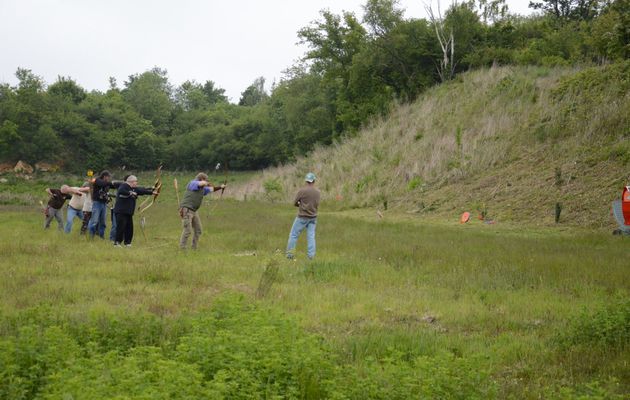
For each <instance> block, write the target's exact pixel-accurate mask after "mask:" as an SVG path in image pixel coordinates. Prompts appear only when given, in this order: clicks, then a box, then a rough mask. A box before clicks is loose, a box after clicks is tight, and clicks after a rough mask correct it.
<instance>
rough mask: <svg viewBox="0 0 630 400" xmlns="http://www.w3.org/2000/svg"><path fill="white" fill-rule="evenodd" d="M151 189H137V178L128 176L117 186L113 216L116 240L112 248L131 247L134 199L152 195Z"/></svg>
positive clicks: (134, 208)
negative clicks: (121, 245)
mask: <svg viewBox="0 0 630 400" xmlns="http://www.w3.org/2000/svg"><path fill="white" fill-rule="evenodd" d="M153 190H154V189H153V188H142V187H138V178H136V177H135V176H134V175H129V176H128V177H127V179H126V180H125V182H124V183H121V184H120V186H118V190H117V191H116V205H115V206H114V215H115V218H116V240H114V246H120V244H121V243H123V242H124V243H125V246H127V247H131V241H132V240H133V213H134V211H135V210H136V199H137V198H138V196H145V195H150V194H154V192H153Z"/></svg>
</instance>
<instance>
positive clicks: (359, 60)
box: [0, 0, 630, 170]
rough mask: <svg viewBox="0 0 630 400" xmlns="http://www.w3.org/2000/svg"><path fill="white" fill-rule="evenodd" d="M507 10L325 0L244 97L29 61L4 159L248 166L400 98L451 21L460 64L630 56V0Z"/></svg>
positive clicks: (431, 62) (553, 2) (6, 112)
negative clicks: (414, 14) (105, 85)
mask: <svg viewBox="0 0 630 400" xmlns="http://www.w3.org/2000/svg"><path fill="white" fill-rule="evenodd" d="M532 7H534V8H537V9H539V10H540V13H538V14H535V15H533V16H529V17H521V16H516V15H512V14H510V13H509V10H507V7H506V5H505V3H504V1H503V0H491V1H490V0H477V1H474V0H470V1H465V2H462V3H459V4H458V5H455V6H451V7H450V8H449V9H448V10H447V11H446V12H445V14H444V15H443V18H440V17H438V19H437V20H433V21H428V20H424V19H411V18H405V17H404V16H403V10H401V9H400V7H399V5H398V3H397V1H395V0H368V1H367V2H366V4H365V6H364V9H363V11H364V13H363V16H362V18H360V17H358V16H356V15H355V14H352V13H343V14H342V15H335V14H333V13H331V12H329V11H322V13H321V16H320V19H319V20H317V21H315V22H314V23H312V24H311V25H309V26H307V27H305V28H303V29H301V30H300V31H299V32H298V36H299V39H300V41H301V42H302V43H303V44H304V45H306V46H307V48H308V50H307V52H306V54H305V55H304V57H303V59H302V60H301V61H300V62H298V63H297V64H296V65H294V66H292V67H291V68H289V69H288V70H287V71H286V73H285V76H284V78H283V79H282V80H281V81H280V82H278V83H277V84H274V85H273V86H272V88H271V92H270V93H267V91H266V89H265V80H264V78H262V77H261V78H258V79H256V80H255V81H254V82H253V83H252V85H251V86H249V87H248V88H246V89H245V90H244V92H243V93H242V96H241V98H240V100H239V101H238V105H237V104H232V103H230V102H229V101H228V99H227V98H226V96H225V94H224V90H223V89H221V88H219V87H218V86H217V85H216V84H215V83H214V82H212V81H207V82H205V83H203V84H201V83H198V82H191V81H187V82H185V83H183V84H181V85H180V86H178V87H175V86H173V85H172V84H171V83H170V82H169V80H168V76H167V72H166V71H165V70H163V69H160V68H157V67H156V68H154V69H152V70H150V71H146V72H143V73H140V74H136V75H132V76H130V77H129V79H128V80H127V81H125V82H124V84H123V86H122V87H118V85H117V83H116V82H115V80H114V79H111V80H110V89H109V90H107V91H106V92H97V91H93V92H87V91H86V90H85V89H83V88H82V87H80V86H79V85H78V84H77V83H76V82H75V81H73V80H72V79H71V78H67V77H61V76H60V77H59V79H58V80H57V81H56V82H54V83H52V84H51V85H49V86H47V85H46V84H45V82H43V80H42V79H41V78H39V77H38V76H37V75H35V74H34V73H32V72H31V71H30V70H27V69H19V70H18V71H17V73H16V75H17V78H18V81H19V83H18V84H17V86H15V87H13V86H10V85H7V84H3V85H0V161H17V160H19V159H22V160H26V161H28V162H38V161H49V162H55V163H60V164H63V166H64V167H65V168H66V169H69V170H78V169H81V170H83V169H84V168H85V167H90V168H93V169H99V168H102V167H112V166H118V167H121V166H123V165H125V166H128V167H130V168H153V167H154V166H155V165H156V164H158V163H160V162H164V163H166V164H167V165H168V166H169V167H170V168H171V169H175V168H188V169H192V168H201V167H204V168H207V167H208V166H209V165H214V164H215V163H216V162H228V163H229V165H230V167H231V168H234V169H245V168H248V169H254V168H260V167H265V166H269V165H273V164H278V163H283V162H286V161H289V160H292V159H293V158H294V157H295V156H297V155H301V154H304V153H306V152H308V151H310V150H311V149H312V148H313V146H314V145H315V144H318V143H321V144H330V143H332V142H333V141H334V140H335V139H337V138H339V137H341V136H344V135H352V134H353V133H354V132H356V131H357V130H358V129H359V128H360V127H361V126H362V125H364V124H366V123H367V122H368V121H369V120H370V119H371V118H374V117H376V116H379V115H384V114H386V113H388V111H389V109H390V107H391V104H392V102H410V101H413V100H414V99H416V98H417V97H418V95H419V94H420V93H422V92H423V91H424V90H425V89H426V88H428V87H430V86H432V85H434V84H436V83H437V82H438V80H439V79H440V78H439V74H438V73H437V70H436V65H437V64H438V60H440V58H441V57H442V56H443V55H442V50H441V48H440V46H439V43H438V40H437V37H436V31H435V26H436V24H438V23H441V22H443V25H442V26H443V27H444V29H445V31H446V32H452V34H453V39H454V43H455V53H454V56H453V60H452V65H453V69H454V72H455V73H459V72H462V71H466V70H469V69H471V68H476V67H481V66H488V65H493V64H503V65H505V64H519V65H530V64H537V65H546V66H551V65H571V64H584V63H586V64H590V63H604V62H608V61H611V60H619V59H627V58H628V57H629V56H630V17H629V15H630V1H629V0H614V1H603V0H602V1H600V0H592V1H574V0H544V1H539V2H532Z"/></svg>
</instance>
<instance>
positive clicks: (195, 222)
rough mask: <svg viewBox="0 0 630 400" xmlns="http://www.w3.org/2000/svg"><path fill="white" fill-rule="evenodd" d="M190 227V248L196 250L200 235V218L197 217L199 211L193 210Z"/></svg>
mask: <svg viewBox="0 0 630 400" xmlns="http://www.w3.org/2000/svg"><path fill="white" fill-rule="evenodd" d="M192 228H193V240H192V249H193V250H197V244H198V243H199V237H200V236H201V218H199V213H197V211H195V212H193V217H192Z"/></svg>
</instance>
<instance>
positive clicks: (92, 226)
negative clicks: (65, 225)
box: [88, 201, 105, 237]
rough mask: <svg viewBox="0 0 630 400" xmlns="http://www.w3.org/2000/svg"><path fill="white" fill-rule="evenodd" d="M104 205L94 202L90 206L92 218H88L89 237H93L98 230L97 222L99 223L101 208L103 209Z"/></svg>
mask: <svg viewBox="0 0 630 400" xmlns="http://www.w3.org/2000/svg"><path fill="white" fill-rule="evenodd" d="M104 206H105V205H104V204H103V203H101V202H98V201H95V202H94V203H93V204H92V216H91V217H90V223H89V224H88V230H89V231H90V236H91V237H94V235H96V230H97V229H100V227H99V225H98V224H99V222H100V218H101V216H100V212H101V209H102V207H104Z"/></svg>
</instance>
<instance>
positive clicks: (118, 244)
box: [114, 242, 122, 247]
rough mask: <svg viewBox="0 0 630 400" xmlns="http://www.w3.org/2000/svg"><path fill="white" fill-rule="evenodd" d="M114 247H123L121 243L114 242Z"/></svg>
mask: <svg viewBox="0 0 630 400" xmlns="http://www.w3.org/2000/svg"><path fill="white" fill-rule="evenodd" d="M114 247H122V246H121V245H120V243H117V242H114Z"/></svg>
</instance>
